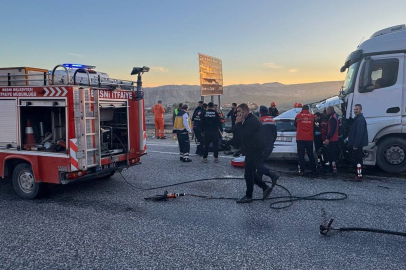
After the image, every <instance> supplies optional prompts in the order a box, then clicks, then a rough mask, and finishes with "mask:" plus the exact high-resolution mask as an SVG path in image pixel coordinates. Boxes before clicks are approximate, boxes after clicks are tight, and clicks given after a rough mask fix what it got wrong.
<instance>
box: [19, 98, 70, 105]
mask: <svg viewBox="0 0 406 270" xmlns="http://www.w3.org/2000/svg"><path fill="white" fill-rule="evenodd" d="M20 106H24V107H25V106H27V107H28V106H29V107H66V101H65V100H64V99H22V100H21V99H20Z"/></svg>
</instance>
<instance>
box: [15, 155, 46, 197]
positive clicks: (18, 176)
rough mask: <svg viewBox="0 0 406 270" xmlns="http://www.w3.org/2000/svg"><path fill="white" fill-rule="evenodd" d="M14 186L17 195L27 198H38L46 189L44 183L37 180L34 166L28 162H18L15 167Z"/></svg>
mask: <svg viewBox="0 0 406 270" xmlns="http://www.w3.org/2000/svg"><path fill="white" fill-rule="evenodd" d="M13 186H14V190H15V191H16V193H17V195H18V196H20V197H21V198H22V199H27V200H32V199H35V198H38V197H39V196H40V195H41V194H42V192H43V190H44V186H43V184H42V183H38V182H35V178H34V173H33V172H32V168H31V166H30V165H29V164H27V163H21V164H18V165H17V166H16V167H15V168H14V171H13Z"/></svg>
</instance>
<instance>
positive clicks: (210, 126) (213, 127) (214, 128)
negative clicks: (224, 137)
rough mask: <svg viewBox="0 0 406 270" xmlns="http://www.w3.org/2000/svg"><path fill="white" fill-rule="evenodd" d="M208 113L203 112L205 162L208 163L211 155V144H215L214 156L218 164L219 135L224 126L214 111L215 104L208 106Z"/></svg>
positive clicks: (211, 103) (210, 103)
mask: <svg viewBox="0 0 406 270" xmlns="http://www.w3.org/2000/svg"><path fill="white" fill-rule="evenodd" d="M207 107H208V109H207V111H205V112H203V113H202V115H201V127H202V131H203V134H204V135H203V136H204V153H203V162H204V163H206V162H207V156H208V154H209V146H210V143H212V144H213V152H214V153H213V156H214V162H218V157H219V151H218V143H219V133H220V130H222V129H223V128H222V124H221V120H220V116H219V114H218V113H217V112H216V111H215V110H214V104H213V102H209V104H207Z"/></svg>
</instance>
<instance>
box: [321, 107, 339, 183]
mask: <svg viewBox="0 0 406 270" xmlns="http://www.w3.org/2000/svg"><path fill="white" fill-rule="evenodd" d="M326 112H327V115H328V117H329V119H328V122H327V133H326V139H325V140H324V142H323V143H324V145H325V146H326V147H327V158H328V162H329V164H330V165H329V166H330V172H327V173H326V174H327V175H337V164H336V162H337V147H338V138H339V135H338V131H339V122H338V116H337V114H336V112H335V111H334V107H333V106H328V107H327V111H326Z"/></svg>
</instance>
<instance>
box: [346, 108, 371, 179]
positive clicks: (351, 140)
mask: <svg viewBox="0 0 406 270" xmlns="http://www.w3.org/2000/svg"><path fill="white" fill-rule="evenodd" d="M354 114H355V118H354V123H353V124H352V126H351V130H350V133H349V134H348V147H349V148H350V153H352V154H351V156H352V162H353V164H354V165H355V166H357V176H356V177H355V179H354V180H355V181H361V180H362V165H363V151H362V148H363V147H364V146H367V145H368V129H367V122H366V121H365V117H364V115H363V114H362V105H361V104H356V105H355V106H354Z"/></svg>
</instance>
